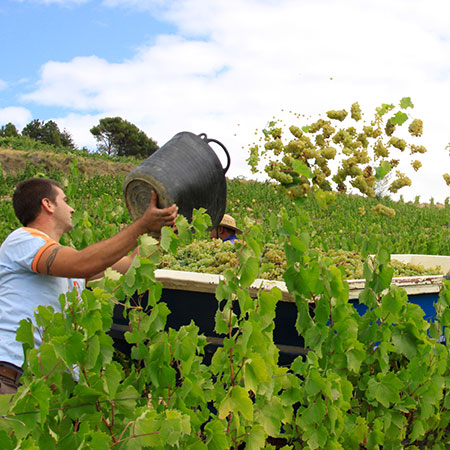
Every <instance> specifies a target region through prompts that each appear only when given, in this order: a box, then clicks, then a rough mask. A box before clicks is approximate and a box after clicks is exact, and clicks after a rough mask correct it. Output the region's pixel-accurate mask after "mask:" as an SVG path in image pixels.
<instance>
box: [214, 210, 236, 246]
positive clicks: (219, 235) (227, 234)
mask: <svg viewBox="0 0 450 450" xmlns="http://www.w3.org/2000/svg"><path fill="white" fill-rule="evenodd" d="M236 234H242V231H241V230H240V229H239V228H237V227H236V221H235V220H234V218H233V217H231V216H230V215H229V214H225V215H224V216H223V218H222V220H221V221H220V223H219V225H218V226H217V227H216V228H213V229H212V230H211V233H210V235H209V237H210V238H211V239H222V241H223V242H225V241H230V242H232V243H233V244H234V243H235V242H236V241H237V240H238V237H237V236H236Z"/></svg>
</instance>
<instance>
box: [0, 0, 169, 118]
mask: <svg viewBox="0 0 450 450" xmlns="http://www.w3.org/2000/svg"><path fill="white" fill-rule="evenodd" d="M172 31H173V27H172V26H171V25H170V24H168V23H164V22H161V21H158V20H157V19H155V18H154V17H153V16H152V15H151V14H150V13H147V12H144V13H143V12H142V11H140V10H136V9H134V8H129V9H128V8H121V7H107V6H105V5H103V4H101V2H90V1H89V2H85V3H81V4H75V3H72V2H61V3H60V4H58V3H57V2H55V3H51V2H50V3H48V4H46V3H45V2H40V1H16V0H3V2H2V3H1V4H0V39H1V40H2V42H4V43H5V42H7V43H8V44H7V45H3V46H2V59H3V63H2V66H1V75H0V78H1V79H2V80H3V81H4V82H6V83H8V85H9V86H10V88H9V89H5V90H4V91H3V92H2V95H1V97H0V108H3V107H7V106H10V105H12V104H21V101H20V96H21V95H22V94H23V93H26V92H29V91H31V90H32V89H33V87H34V85H35V83H37V82H38V80H39V72H40V68H41V66H42V64H44V63H45V62H47V61H61V62H68V61H70V60H71V59H72V58H75V57H77V56H91V55H98V56H101V57H102V58H105V59H107V60H108V61H109V62H121V61H123V60H125V59H127V58H130V57H132V56H133V54H134V53H135V52H136V50H137V48H138V47H139V46H141V45H145V44H148V43H151V42H152V40H153V39H154V37H155V36H156V35H158V34H160V33H170V32H172ZM34 111H35V112H34ZM33 112H34V114H33V118H40V119H47V118H51V117H52V114H55V113H57V112H58V108H51V107H47V108H43V107H42V106H41V105H35V106H34V107H33Z"/></svg>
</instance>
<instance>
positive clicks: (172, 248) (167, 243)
mask: <svg viewBox="0 0 450 450" xmlns="http://www.w3.org/2000/svg"><path fill="white" fill-rule="evenodd" d="M159 245H160V246H161V248H162V249H163V250H165V251H166V252H170V253H175V252H176V251H177V248H178V238H177V236H176V234H175V232H174V231H173V230H172V228H169V227H162V229H161V240H160V243H159Z"/></svg>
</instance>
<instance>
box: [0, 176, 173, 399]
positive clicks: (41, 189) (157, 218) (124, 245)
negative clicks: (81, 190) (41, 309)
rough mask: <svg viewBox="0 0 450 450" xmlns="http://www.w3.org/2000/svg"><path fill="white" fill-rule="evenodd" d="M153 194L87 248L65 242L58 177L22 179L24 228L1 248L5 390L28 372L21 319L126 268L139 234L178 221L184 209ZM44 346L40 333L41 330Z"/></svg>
mask: <svg viewBox="0 0 450 450" xmlns="http://www.w3.org/2000/svg"><path fill="white" fill-rule="evenodd" d="M156 204H157V196H156V193H152V199H151V201H150V204H149V206H148V208H147V210H146V211H145V213H144V214H143V216H142V217H141V218H140V219H138V220H136V221H135V222H134V223H133V224H131V225H129V226H128V227H127V228H125V229H123V230H122V231H120V232H119V233H117V234H116V235H115V236H113V237H111V238H109V239H107V240H105V241H102V242H98V243H96V244H93V245H90V246H89V247H86V248H85V249H83V250H75V249H73V248H71V247H65V246H62V245H60V244H59V240H60V238H61V236H62V235H63V233H66V232H68V231H70V230H71V229H72V214H73V213H74V212H75V210H74V209H73V208H72V207H71V206H69V205H68V203H67V197H66V196H65V195H64V192H63V190H62V188H61V186H60V184H59V183H58V182H57V181H54V180H50V179H44V178H31V179H29V180H25V181H22V182H21V183H19V184H18V185H17V187H16V190H15V192H14V195H13V206H14V212H15V214H16V216H17V218H18V219H19V220H20V222H21V223H22V225H23V227H22V228H18V229H17V230H15V231H13V232H12V233H11V234H10V235H9V236H8V237H7V238H6V239H5V241H4V242H3V244H2V245H1V247H0V393H1V394H6V393H14V392H15V391H16V390H17V386H18V380H19V378H20V375H21V373H22V371H21V369H20V366H21V365H22V364H23V351H22V345H21V344H20V343H19V342H17V341H16V339H15V337H16V330H17V327H18V324H19V322H20V321H21V320H22V319H25V318H28V317H29V318H33V311H34V309H35V308H36V307H37V306H39V305H52V306H53V307H54V308H55V309H57V310H59V303H58V298H59V296H60V294H64V293H66V292H68V291H70V290H72V289H77V290H79V291H80V292H81V290H82V289H83V288H84V287H85V284H86V280H91V279H95V278H99V277H101V276H102V275H103V272H104V270H105V269H106V268H108V267H112V268H113V269H115V270H117V271H119V272H121V273H125V272H126V271H127V270H128V268H129V267H130V264H131V262H132V261H133V259H134V256H135V254H136V253H137V249H135V250H134V252H133V253H131V254H129V252H130V251H131V250H132V249H133V248H135V247H136V245H137V239H138V237H139V236H140V235H141V234H143V233H150V232H159V231H160V230H161V228H162V227H163V226H165V225H166V226H174V224H175V219H176V217H177V211H178V208H177V207H176V206H175V205H172V206H170V207H168V208H165V209H159V208H157V207H156ZM35 340H36V342H37V344H38V345H39V344H40V343H41V342H40V338H39V336H38V335H37V333H35Z"/></svg>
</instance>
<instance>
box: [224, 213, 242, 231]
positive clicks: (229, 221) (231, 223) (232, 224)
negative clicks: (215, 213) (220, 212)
mask: <svg viewBox="0 0 450 450" xmlns="http://www.w3.org/2000/svg"><path fill="white" fill-rule="evenodd" d="M219 226H223V227H227V228H231V229H232V230H234V231H235V232H236V233H237V234H242V230H240V229H239V228H238V227H237V226H236V221H235V220H234V219H233V217H231V216H230V215H229V214H224V216H223V217H222V220H221V221H220V223H219Z"/></svg>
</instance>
